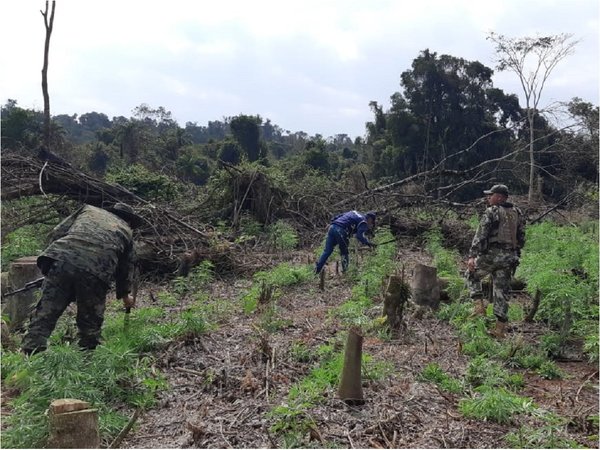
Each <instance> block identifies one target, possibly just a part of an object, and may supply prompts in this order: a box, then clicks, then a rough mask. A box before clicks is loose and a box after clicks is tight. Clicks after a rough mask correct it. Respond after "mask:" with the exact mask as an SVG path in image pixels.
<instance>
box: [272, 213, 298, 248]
mask: <svg viewBox="0 0 600 450" xmlns="http://www.w3.org/2000/svg"><path fill="white" fill-rule="evenodd" d="M267 233H268V236H269V241H270V242H271V244H272V246H273V247H274V248H276V249H279V250H293V249H294V248H296V246H297V245H298V234H297V233H296V230H295V229H294V228H293V227H292V226H291V225H290V224H288V223H287V222H284V221H283V220H278V221H277V222H275V223H274V224H272V225H269V227H268V228H267Z"/></svg>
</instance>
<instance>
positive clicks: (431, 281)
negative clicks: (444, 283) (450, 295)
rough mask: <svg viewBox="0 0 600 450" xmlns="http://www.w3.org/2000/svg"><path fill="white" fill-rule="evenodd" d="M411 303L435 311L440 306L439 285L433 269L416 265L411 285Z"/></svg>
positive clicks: (435, 270) (435, 271)
mask: <svg viewBox="0 0 600 450" xmlns="http://www.w3.org/2000/svg"><path fill="white" fill-rule="evenodd" d="M411 289H412V298H413V301H414V302H415V303H416V304H417V305H419V306H428V307H430V308H431V309H437V308H438V306H439V305H440V285H439V283H438V277H437V269H436V268H435V267H430V266H426V265H424V264H417V265H416V266H415V270H414V275H413V279H412V283H411Z"/></svg>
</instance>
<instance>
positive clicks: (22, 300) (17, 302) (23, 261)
mask: <svg viewBox="0 0 600 450" xmlns="http://www.w3.org/2000/svg"><path fill="white" fill-rule="evenodd" d="M36 261H37V256H26V257H24V258H19V259H17V260H16V261H14V262H12V263H11V265H10V268H9V269H8V280H9V284H10V288H11V290H14V289H19V288H22V287H23V286H25V284H26V283H28V282H29V281H33V280H35V279H37V278H40V277H41V276H42V273H41V272H40V269H39V268H38V266H37V263H36ZM36 302H37V297H36V289H30V290H29V291H27V292H21V293H20V294H15V295H11V296H10V297H8V298H7V299H6V304H5V305H4V309H3V313H4V314H6V315H7V316H8V318H9V321H8V328H9V330H10V331H14V330H18V329H20V328H22V327H23V324H24V323H25V321H26V320H27V318H28V317H29V315H30V313H31V310H32V309H33V307H34V306H35V303H36Z"/></svg>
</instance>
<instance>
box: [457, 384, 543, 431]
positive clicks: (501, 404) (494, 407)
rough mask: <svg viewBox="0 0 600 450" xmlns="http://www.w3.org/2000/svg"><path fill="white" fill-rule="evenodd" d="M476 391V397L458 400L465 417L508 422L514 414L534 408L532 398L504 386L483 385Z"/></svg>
mask: <svg viewBox="0 0 600 450" xmlns="http://www.w3.org/2000/svg"><path fill="white" fill-rule="evenodd" d="M475 391H476V395H475V397H473V398H465V399H461V400H459V402H458V409H459V411H460V412H461V413H462V414H463V415H464V416H465V417H469V418H473V419H479V420H492V421H494V422H498V423H508V422H509V421H510V420H511V418H512V416H513V415H514V414H520V413H525V412H528V411H530V410H532V408H533V402H532V400H531V399H530V398H527V397H520V396H518V395H515V394H513V393H511V392H509V391H507V390H506V389H504V388H499V387H490V386H487V385H483V386H480V387H478V388H477V389H475Z"/></svg>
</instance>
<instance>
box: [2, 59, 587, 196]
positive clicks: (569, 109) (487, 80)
mask: <svg viewBox="0 0 600 450" xmlns="http://www.w3.org/2000/svg"><path fill="white" fill-rule="evenodd" d="M492 76H493V70H492V69H490V68H489V67H486V66H485V65H483V64H481V63H480V62H478V61H467V60H465V59H463V58H460V57H456V56H451V55H438V54H437V53H435V52H431V51H429V49H425V50H423V51H421V52H420V53H419V55H418V56H417V57H416V58H415V59H414V60H413V61H412V64H411V67H410V68H409V69H408V70H405V71H404V72H402V74H401V75H400V88H401V90H399V91H397V92H394V93H393V94H392V95H391V96H390V107H389V109H387V110H385V109H384V107H383V106H382V105H380V104H378V103H377V102H375V101H372V102H371V103H370V104H369V105H365V107H370V108H371V110H372V112H373V120H372V121H370V122H368V123H367V124H366V130H365V131H366V136H365V138H364V139H363V138H356V139H355V140H354V141H352V139H350V137H349V136H347V135H346V134H337V135H335V136H330V137H326V138H325V137H323V136H321V135H319V134H317V135H315V136H310V135H308V134H307V133H305V132H303V131H296V132H290V131H288V130H283V129H282V128H280V127H279V126H277V125H275V124H273V123H271V121H270V120H269V119H263V118H262V117H261V116H260V115H258V114H256V115H249V114H240V115H238V116H234V117H226V118H224V119H223V120H221V121H219V120H215V121H209V122H208V124H207V125H206V126H201V125H198V124H197V123H194V122H188V123H186V124H185V126H180V125H179V124H178V123H177V122H176V121H175V120H174V119H173V117H172V115H171V112H170V111H168V110H166V109H165V108H164V107H162V106H160V107H158V108H153V107H151V106H149V105H147V104H141V105H139V106H137V107H135V108H134V109H133V111H132V115H131V117H129V118H126V117H123V116H119V117H113V118H112V119H111V118H109V117H107V116H106V115H105V114H103V113H101V112H95V111H93V112H86V113H84V114H81V115H80V116H79V117H78V116H77V115H76V114H74V115H71V116H69V115H66V114H61V115H58V116H55V117H53V118H52V126H51V143H52V150H53V152H55V153H57V154H59V155H60V156H61V157H62V158H64V159H66V160H67V161H69V162H70V163H71V164H73V165H74V166H76V167H79V168H83V169H85V170H91V171H93V172H95V173H97V174H99V175H104V174H105V173H107V172H108V173H112V174H113V178H112V181H115V175H114V174H117V173H119V172H121V171H123V169H122V167H126V166H127V165H131V164H139V165H143V166H144V167H145V168H147V169H148V170H149V171H152V172H159V173H160V176H168V177H170V178H173V179H177V180H179V181H183V182H187V183H192V184H195V185H204V184H206V183H209V180H210V178H211V176H212V175H217V176H219V174H218V173H219V171H221V170H222V164H221V161H222V162H224V163H226V164H231V165H234V166H235V165H238V164H240V163H243V162H245V161H248V162H257V163H260V164H261V165H264V166H271V165H273V164H275V163H277V162H282V163H284V166H285V167H284V172H285V173H286V175H287V176H286V179H287V180H288V181H294V180H296V179H297V178H298V173H299V172H302V171H306V170H308V169H313V170H315V171H316V172H317V173H318V174H319V176H320V177H326V178H328V179H330V180H335V181H339V180H340V179H343V178H344V176H349V177H352V178H353V182H352V184H353V188H354V189H355V190H359V189H360V190H364V187H365V183H368V182H371V184H377V183H385V182H388V181H395V180H399V179H402V178H405V177H408V176H411V175H415V174H417V173H422V172H428V171H432V170H433V172H431V173H429V176H428V177H427V179H426V180H425V179H423V180H420V182H422V183H423V188H424V189H425V190H426V191H427V192H433V191H435V192H436V196H438V197H439V196H441V197H445V196H448V197H451V198H455V199H464V198H472V197H473V196H478V195H479V192H480V186H479V185H478V184H477V183H460V182H461V181H462V180H463V179H464V177H465V176H469V175H471V174H472V175H476V176H477V181H478V183H486V182H487V181H488V180H490V179H492V178H493V179H494V180H496V179H498V177H501V178H502V179H503V181H504V182H505V183H508V184H510V185H511V189H512V191H513V192H526V190H527V188H528V186H526V185H525V184H524V183H523V182H522V181H521V180H522V179H525V178H526V166H527V164H526V163H527V161H526V160H523V158H525V157H526V155H524V154H523V152H521V151H520V150H521V149H522V148H524V146H526V145H527V143H528V139H529V129H528V126H529V125H528V124H527V121H524V120H522V119H523V118H524V114H525V113H524V111H523V109H522V108H521V106H520V105H519V102H518V97H517V96H516V95H515V94H510V93H505V92H503V91H502V90H501V89H498V88H495V87H494V86H493V82H492ZM565 110H566V114H567V115H568V117H569V119H570V121H571V122H572V123H573V124H574V126H572V127H570V128H567V129H557V128H555V126H554V125H553V124H552V123H550V122H549V121H548V119H546V118H544V117H542V116H540V115H537V116H536V122H535V127H536V142H535V147H536V148H535V151H536V154H537V157H536V161H537V164H538V165H539V169H540V170H539V173H540V176H541V181H542V183H541V185H542V186H543V190H544V194H545V195H547V196H550V197H555V198H558V197H560V196H563V195H565V194H566V193H568V192H571V191H572V190H573V188H574V187H575V186H576V185H581V184H582V183H583V184H584V185H586V184H587V185H591V186H592V188H593V185H594V183H595V182H596V181H597V179H598V164H597V163H598V154H597V153H598V152H597V148H598V120H597V118H598V108H597V107H596V106H594V105H592V104H591V103H587V102H584V101H583V100H581V99H578V98H575V99H572V100H571V101H570V102H569V103H568V104H566V105H565ZM1 121H2V126H1V127H0V128H1V131H2V140H1V145H2V149H3V150H6V149H10V150H15V151H20V152H33V151H36V150H37V149H38V147H39V145H40V143H41V133H42V113H41V112H39V111H34V110H29V109H24V108H21V107H19V106H18V105H17V101H16V100H8V101H7V103H6V105H4V107H3V108H2V115H1ZM555 149H560V151H555ZM509 156H510V157H509ZM498 158H500V160H498ZM488 161H495V162H494V164H493V165H491V162H490V163H488ZM524 163H525V164H524ZM438 169H439V170H438ZM135 170H136V171H139V168H138V169H135ZM559 174H560V177H558V176H557V175H559ZM356 175H360V178H358V177H356ZM118 178H125V179H128V180H129V181H135V180H132V178H136V174H121V175H119V176H118ZM156 181H157V180H155V182H156ZM304 185H305V186H310V184H307V183H305V184H304ZM133 187H136V188H139V189H140V190H139V192H138V193H140V194H144V193H145V192H146V191H145V190H144V189H143V187H141V186H137V185H136V184H135V183H134V184H133ZM322 192H325V191H322ZM151 194H155V193H153V192H151ZM164 195H166V196H167V198H169V196H170V195H171V194H170V193H168V194H164Z"/></svg>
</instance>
